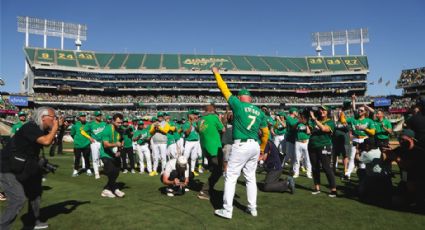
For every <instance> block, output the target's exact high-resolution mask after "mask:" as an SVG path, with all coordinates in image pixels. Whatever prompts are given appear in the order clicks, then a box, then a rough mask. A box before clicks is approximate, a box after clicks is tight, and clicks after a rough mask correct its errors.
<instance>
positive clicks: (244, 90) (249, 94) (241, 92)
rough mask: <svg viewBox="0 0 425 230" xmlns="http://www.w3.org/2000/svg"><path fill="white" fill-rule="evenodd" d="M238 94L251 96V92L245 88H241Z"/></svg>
mask: <svg viewBox="0 0 425 230" xmlns="http://www.w3.org/2000/svg"><path fill="white" fill-rule="evenodd" d="M238 96H251V93H250V92H249V91H248V90H247V89H241V91H239V93H238Z"/></svg>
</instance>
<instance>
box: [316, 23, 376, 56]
mask: <svg viewBox="0 0 425 230" xmlns="http://www.w3.org/2000/svg"><path fill="white" fill-rule="evenodd" d="M311 35H312V36H311V37H312V43H311V46H313V47H316V52H317V55H318V56H320V52H321V51H322V47H324V46H331V47H332V56H335V46H336V45H345V50H346V51H345V52H346V55H347V56H348V55H350V44H360V54H361V55H362V56H363V55H364V47H363V44H364V43H368V42H369V32H368V29H365V28H360V29H352V30H344V31H336V32H334V31H331V32H315V33H312V34H311Z"/></svg>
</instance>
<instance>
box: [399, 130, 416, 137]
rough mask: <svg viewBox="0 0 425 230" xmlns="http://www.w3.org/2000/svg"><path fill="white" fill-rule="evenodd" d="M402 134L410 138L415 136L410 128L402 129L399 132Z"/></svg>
mask: <svg viewBox="0 0 425 230" xmlns="http://www.w3.org/2000/svg"><path fill="white" fill-rule="evenodd" d="M401 135H402V136H408V137H410V138H415V132H414V131H413V130H411V129H403V131H402V132H401Z"/></svg>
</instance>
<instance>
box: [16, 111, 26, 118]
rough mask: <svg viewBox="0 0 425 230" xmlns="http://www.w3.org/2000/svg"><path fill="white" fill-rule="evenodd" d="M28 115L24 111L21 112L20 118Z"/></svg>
mask: <svg viewBox="0 0 425 230" xmlns="http://www.w3.org/2000/svg"><path fill="white" fill-rule="evenodd" d="M26 115H27V114H26V113H25V112H24V111H21V112H19V113H18V116H19V117H20V116H26Z"/></svg>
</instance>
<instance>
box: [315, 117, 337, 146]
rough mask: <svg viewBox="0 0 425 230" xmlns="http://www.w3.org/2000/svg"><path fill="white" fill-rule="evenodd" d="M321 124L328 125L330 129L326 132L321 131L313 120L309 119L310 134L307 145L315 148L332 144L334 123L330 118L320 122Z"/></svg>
mask: <svg viewBox="0 0 425 230" xmlns="http://www.w3.org/2000/svg"><path fill="white" fill-rule="evenodd" d="M322 124H323V125H327V126H329V127H330V129H331V131H330V132H328V133H326V132H323V131H322V130H320V128H319V127H318V126H317V125H316V123H315V122H314V121H310V123H309V126H310V130H311V136H310V141H309V143H308V145H309V146H310V147H312V148H316V149H317V148H322V147H325V146H330V145H332V133H333V132H334V131H335V123H334V122H333V121H332V120H330V119H327V120H325V121H324V122H322Z"/></svg>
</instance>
